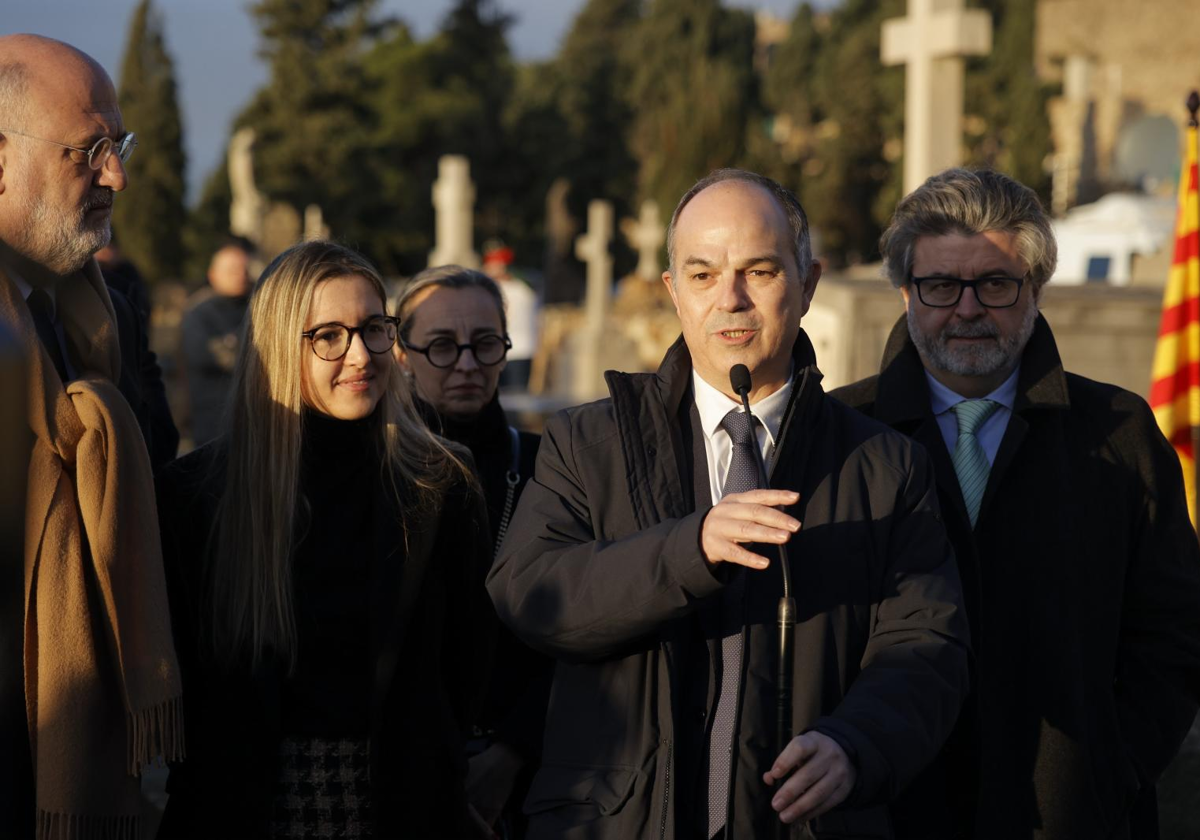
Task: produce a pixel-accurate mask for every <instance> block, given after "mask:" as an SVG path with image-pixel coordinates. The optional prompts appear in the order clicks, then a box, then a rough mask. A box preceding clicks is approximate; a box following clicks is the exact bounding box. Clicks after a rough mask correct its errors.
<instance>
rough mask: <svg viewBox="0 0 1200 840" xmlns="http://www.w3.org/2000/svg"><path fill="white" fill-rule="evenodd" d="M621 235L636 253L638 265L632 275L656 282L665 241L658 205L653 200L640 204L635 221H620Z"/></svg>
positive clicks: (658, 276) (659, 275) (664, 230)
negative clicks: (659, 259)
mask: <svg viewBox="0 0 1200 840" xmlns="http://www.w3.org/2000/svg"><path fill="white" fill-rule="evenodd" d="M621 233H622V234H624V236H625V241H626V242H628V243H629V247H630V248H632V249H633V250H635V251H637V254H638V264H637V268H636V269H635V270H634V273H635V274H636V275H637V276H638V277H640V278H642V279H643V280H645V281H647V282H658V280H659V278H660V277H661V276H662V268H661V265H660V263H659V261H658V257H659V254H660V253H661V252H662V246H663V242H664V241H665V240H666V234H667V229H666V228H665V227H663V223H662V219H661V218H660V217H659V213H658V204H657V203H656V202H655V201H654V200H653V199H649V198H648V199H646V200H645V201H643V202H642V209H641V212H640V213H639V214H638V217H637V218H636V219H622V220H621Z"/></svg>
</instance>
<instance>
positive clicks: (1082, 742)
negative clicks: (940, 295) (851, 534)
mask: <svg viewBox="0 0 1200 840" xmlns="http://www.w3.org/2000/svg"><path fill="white" fill-rule="evenodd" d="M833 395H834V396H836V397H838V398H839V399H842V400H844V401H845V402H847V403H848V404H850V405H852V406H854V407H856V408H858V409H860V410H861V411H864V412H866V413H868V414H870V415H872V416H873V417H875V418H876V419H878V420H882V421H883V422H885V423H887V424H888V425H890V426H892V427H893V428H895V429H897V430H899V431H901V432H904V433H905V434H907V435H910V436H911V437H912V438H914V439H915V440H917V441H918V442H920V443H921V444H923V445H924V447H925V448H926V450H928V451H929V453H930V454H931V456H932V458H933V463H934V470H935V473H936V475H937V484H938V495H939V496H940V498H941V503H942V510H943V512H944V514H945V517H946V525H947V530H948V532H949V534H950V538H951V540H953V542H954V551H955V554H956V556H957V558H958V563H959V570H960V572H961V574H962V581H963V589H964V592H965V594H966V598H967V615H968V617H969V619H970V621H971V638H972V640H973V642H974V648H975V653H976V662H977V672H976V674H975V675H974V679H973V686H974V691H973V693H972V697H971V698H970V699H969V700H968V703H967V706H966V708H965V710H964V715H963V719H962V721H961V723H960V725H959V726H958V727H957V729H956V731H955V734H954V736H953V737H952V738H951V739H950V741H949V743H948V744H947V747H946V750H945V752H944V754H943V755H942V757H941V759H940V760H939V762H938V763H937V764H935V765H934V766H933V767H932V768H931V769H930V771H929V772H928V773H927V774H926V775H925V776H924V777H923V778H922V780H921V782H920V783H919V784H918V785H917V786H915V787H914V789H913V790H912V791H910V792H909V793H908V794H907V795H906V798H905V800H904V801H903V803H902V806H901V808H902V810H901V815H902V819H904V820H905V822H906V824H908V825H910V827H911V835H910V836H913V837H922V838H924V837H960V836H970V837H974V838H980V840H986V838H996V840H1026V838H1044V839H1045V840H1051V838H1053V839H1054V840H1059V838H1064V839H1065V838H1076V837H1089V838H1091V837H1097V838H1099V837H1104V838H1124V837H1131V836H1132V837H1139V838H1145V837H1153V836H1156V835H1157V831H1156V827H1155V822H1154V810H1153V786H1154V783H1155V780H1156V779H1157V778H1158V776H1159V774H1161V773H1162V771H1163V769H1164V768H1165V767H1166V766H1167V764H1168V762H1170V760H1171V758H1172V757H1173V756H1174V755H1175V752H1176V750H1177V749H1178V748H1179V744H1180V742H1181V740H1182V739H1183V737H1184V735H1185V733H1186V732H1187V730H1188V727H1189V726H1190V725H1191V722H1192V719H1193V718H1194V717H1195V714H1196V699H1197V688H1198V687H1200V550H1198V547H1197V541H1196V534H1195V532H1194V531H1193V530H1192V528H1191V525H1190V523H1189V520H1188V514H1187V509H1186V503H1185V501H1184V494H1183V486H1182V481H1181V474H1180V468H1179V460H1178V458H1177V457H1176V456H1175V453H1174V451H1173V450H1172V449H1171V448H1170V446H1169V445H1168V444H1167V442H1166V440H1165V439H1164V438H1163V436H1162V434H1161V433H1160V432H1159V430H1158V427H1157V426H1156V425H1155V422H1154V417H1153V415H1152V414H1151V412H1150V409H1149V407H1148V406H1147V405H1146V403H1145V402H1144V401H1143V400H1142V399H1141V398H1140V397H1138V396H1136V395H1134V394H1131V393H1130V392H1128V391H1125V390H1122V389H1121V388H1117V387H1116V386H1113V385H1106V384H1103V383H1100V382H1093V381H1092V380H1090V379H1085V378H1083V377H1082V376H1076V375H1074V374H1071V373H1067V372H1065V371H1064V370H1063V367H1062V362H1061V360H1060V359H1059V355H1058V350H1057V347H1056V346H1055V343H1054V337H1053V335H1052V334H1051V332H1050V327H1049V325H1048V324H1047V323H1046V321H1045V319H1044V318H1042V317H1041V316H1040V315H1039V316H1038V320H1037V324H1036V326H1035V328H1034V332H1033V335H1032V337H1031V338H1030V341H1029V343H1028V345H1027V346H1026V348H1025V351H1024V354H1023V356H1022V358H1021V368H1020V373H1019V375H1018V384H1017V395H1016V402H1015V405H1014V409H1013V413H1012V416H1011V417H1010V419H1009V421H1008V427H1007V429H1006V431H1005V433H1004V437H1003V439H1002V441H1001V443H1000V448H999V451H998V452H997V453H996V458H995V464H994V466H993V467H992V471H991V474H990V476H989V479H988V484H987V489H986V491H985V493H984V497H983V502H982V507H981V508H980V512H979V518H978V521H977V524H976V527H975V529H974V532H972V529H971V525H970V520H969V519H968V517H967V512H966V508H965V505H964V502H963V500H962V494H961V492H960V491H959V487H958V481H957V479H956V477H955V474H954V467H953V465H952V463H951V460H950V453H949V452H948V451H947V449H946V444H945V441H944V439H943V437H942V434H941V432H940V430H939V428H938V425H937V421H936V420H935V418H934V417H933V415H932V413H931V409H930V395H929V386H928V383H927V379H926V375H925V371H924V368H923V367H922V364H921V359H920V357H919V356H918V354H917V350H916V347H915V346H914V345H913V343H912V340H911V339H910V338H909V335H908V327H907V324H906V320H905V319H904V318H901V319H900V321H899V322H898V323H897V324H896V327H895V329H894V330H893V331H892V335H891V337H890V338H889V340H888V344H887V349H886V350H885V352H884V358H883V366H882V373H880V374H879V375H878V376H873V377H871V378H869V379H865V380H863V381H861V382H858V383H856V384H854V385H850V386H847V387H845V388H842V389H839V390H837V391H834V392H833ZM1139 792H1141V793H1142V797H1141V800H1140V801H1138V798H1139ZM1135 803H1136V807H1135ZM947 805H948V806H949V807H950V811H949V813H947V811H946V806H947ZM1131 815H1133V817H1132V819H1131Z"/></svg>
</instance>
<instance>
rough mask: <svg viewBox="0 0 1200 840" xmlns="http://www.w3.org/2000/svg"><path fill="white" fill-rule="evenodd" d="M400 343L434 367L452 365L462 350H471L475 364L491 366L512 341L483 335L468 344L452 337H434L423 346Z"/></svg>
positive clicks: (456, 361)
mask: <svg viewBox="0 0 1200 840" xmlns="http://www.w3.org/2000/svg"><path fill="white" fill-rule="evenodd" d="M400 343H401V344H403V345H404V349H405V350H411V351H412V352H413V353H420V354H421V355H423V356H424V357H425V358H426V359H428V360H429V364H431V365H433V366H434V367H436V368H448V367H454V366H455V365H456V364H458V357H459V356H461V355H462V352H463V351H464V350H470V351H471V355H473V356H474V357H475V362H476V364H479V365H482V366H483V367H491V366H492V365H496V364H499V363H500V360H501V359H503V358H504V356H505V355H506V354H507V353H508V351H509V350H511V349H512V341H511V340H510V339H509V337H508V336H506V335H504V336H500V335H485V336H484V337H483V338H477V339H475V340H474V341H472V342H471V343H470V344H459V343H457V342H456V341H455V340H454V339H452V338H435V339H434V340H433V341H431V342H429V343H428V344H427V345H425V346H424V347H414V346H413V345H411V344H409V343H408V342H406V341H401V342H400Z"/></svg>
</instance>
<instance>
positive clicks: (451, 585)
mask: <svg viewBox="0 0 1200 840" xmlns="http://www.w3.org/2000/svg"><path fill="white" fill-rule="evenodd" d="M245 329H246V334H245V336H244V338H243V341H242V342H241V349H240V351H239V357H238V360H237V364H236V367H235V370H234V381H233V390H232V395H231V407H230V410H229V414H228V416H227V418H226V421H225V434H224V435H223V436H222V437H220V438H218V439H217V440H216V441H214V442H213V443H212V444H210V445H208V446H205V447H202V448H201V449H199V450H197V451H195V452H193V453H191V454H190V455H188V456H186V457H184V458H181V459H180V460H178V461H176V462H175V463H173V464H172V465H170V466H169V467H168V468H167V469H166V470H165V471H164V473H163V474H162V475H161V476H160V479H159V487H158V490H159V497H158V498H159V508H160V513H161V519H162V531H163V546H164V554H165V562H166V564H167V568H168V583H169V587H170V591H171V598H172V600H171V608H172V618H173V622H174V625H175V626H174V631H175V637H176V644H177V645H178V647H179V652H180V654H179V655H180V667H181V670H182V672H183V680H184V683H185V685H186V686H187V693H186V697H187V700H186V702H187V708H186V710H185V711H186V716H185V719H186V721H187V727H188V728H187V743H188V756H187V759H186V761H184V762H183V763H181V764H180V765H178V766H173V767H172V768H171V780H170V783H169V788H168V789H169V792H170V801H169V804H168V806H167V812H166V815H165V817H164V821H163V826H162V830H161V831H160V833H159V837H218V836H227V837H234V836H236V837H251V836H253V837H274V838H310V837H340V838H368V837H374V838H383V837H472V836H479V832H478V829H477V828H476V826H477V825H478V820H477V818H476V817H475V816H474V815H473V814H472V813H471V812H470V809H469V806H468V805H467V800H466V797H465V794H464V787H463V785H464V777H465V770H466V768H465V762H464V760H463V745H464V739H463V735H464V729H465V728H466V727H467V726H468V725H469V724H470V722H471V721H472V720H473V718H474V716H475V714H476V713H477V706H478V701H479V697H480V694H481V692H482V689H483V685H484V680H485V678H486V671H487V667H486V666H487V663H486V659H487V655H486V654H487V650H488V644H489V643H488V640H489V639H490V638H491V636H492V632H491V626H490V622H489V617H490V616H491V610H490V608H489V605H488V602H487V600H486V594H485V591H484V588H483V577H484V575H485V573H486V571H487V566H488V563H489V560H490V554H491V552H490V545H489V532H488V526H487V519H486V513H485V512H484V509H483V502H482V498H481V496H480V493H479V490H478V485H477V483H476V482H475V481H474V479H473V478H472V477H471V474H470V472H469V469H468V467H467V466H466V465H465V463H464V461H465V460H469V456H467V455H466V454H465V453H464V452H463V450H459V449H452V448H451V446H452V445H450V444H447V443H445V442H444V441H442V440H440V439H439V438H437V437H435V436H434V435H433V434H431V433H430V432H428V431H427V430H426V428H425V426H424V425H423V424H422V423H421V422H420V420H419V419H418V418H417V416H416V413H415V410H414V408H413V404H412V400H411V398H410V396H409V395H408V393H407V392H406V390H405V388H404V385H403V380H402V378H401V376H400V371H399V369H398V368H397V366H396V364H395V362H394V360H393V358H392V345H393V344H394V343H395V341H396V329H397V325H396V321H395V319H394V318H392V317H390V316H388V314H387V311H386V298H385V292H384V286H383V282H382V280H381V278H380V276H379V274H378V272H377V271H376V270H375V269H374V268H373V267H372V266H371V265H370V264H369V263H368V262H367V261H366V260H365V259H363V258H362V257H361V256H360V255H358V254H356V253H355V252H353V251H351V250H349V249H346V248H343V247H341V246H338V245H335V244H332V243H329V242H308V243H304V244H302V245H298V246H296V247H294V248H292V249H290V250H288V251H286V252H284V253H283V254H282V255H280V256H279V257H278V258H276V260H275V261H274V262H273V263H272V264H271V265H270V266H269V267H268V268H267V270H266V271H265V272H264V273H263V276H262V278H261V279H260V280H259V282H258V285H257V288H256V290H255V292H254V297H253V299H252V301H251V304H250V311H249V320H248V322H247V324H246V327H245Z"/></svg>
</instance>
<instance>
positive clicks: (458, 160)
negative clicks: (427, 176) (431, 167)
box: [429, 155, 479, 268]
mask: <svg viewBox="0 0 1200 840" xmlns="http://www.w3.org/2000/svg"><path fill="white" fill-rule="evenodd" d="M433 208H434V210H435V211H436V215H437V220H436V222H435V225H434V246H433V250H432V251H430V252H429V265H430V267H432V266H435V265H461V266H463V267H465V268H479V254H478V253H476V252H475V249H474V248H473V247H472V246H473V242H472V238H473V232H474V228H473V224H472V223H473V221H474V219H473V216H474V213H475V185H474V184H472V183H471V163H470V161H468V160H467V159H466V158H465V157H463V156H462V155H442V157H440V158H439V159H438V177H437V181H436V182H435V183H434V185H433Z"/></svg>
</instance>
